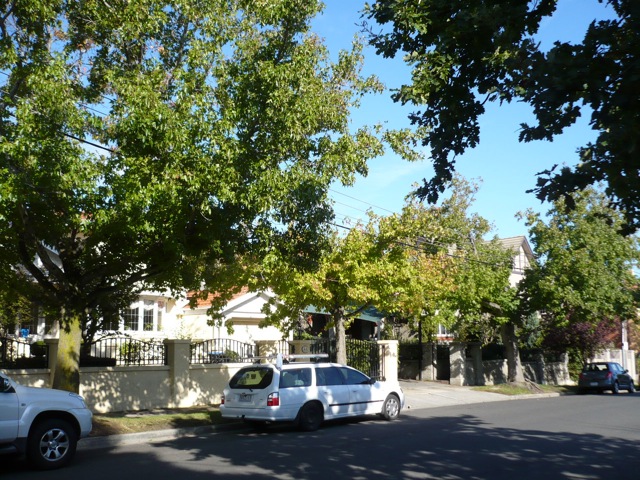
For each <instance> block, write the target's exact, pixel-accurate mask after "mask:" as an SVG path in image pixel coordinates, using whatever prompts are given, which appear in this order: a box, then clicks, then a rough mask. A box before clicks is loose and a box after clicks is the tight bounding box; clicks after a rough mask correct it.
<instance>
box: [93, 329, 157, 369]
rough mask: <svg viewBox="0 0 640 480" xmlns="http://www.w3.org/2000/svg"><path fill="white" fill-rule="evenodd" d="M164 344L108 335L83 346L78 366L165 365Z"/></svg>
mask: <svg viewBox="0 0 640 480" xmlns="http://www.w3.org/2000/svg"><path fill="white" fill-rule="evenodd" d="M166 364H167V354H166V347H165V345H164V343H162V342H158V341H155V342H154V341H143V340H138V339H135V338H132V337H130V336H128V335H117V334H116V335H108V336H104V337H101V338H99V339H97V340H95V341H94V342H93V343H91V344H90V345H89V347H88V348H85V347H84V346H83V348H82V351H81V354H80V366H82V367H98V366H116V365H118V366H121V365H166Z"/></svg>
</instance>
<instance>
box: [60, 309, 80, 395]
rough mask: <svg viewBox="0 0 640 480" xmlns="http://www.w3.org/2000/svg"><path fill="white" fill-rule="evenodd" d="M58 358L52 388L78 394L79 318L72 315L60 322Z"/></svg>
mask: <svg viewBox="0 0 640 480" xmlns="http://www.w3.org/2000/svg"><path fill="white" fill-rule="evenodd" d="M60 327H61V328H60V340H59V343H58V357H57V361H56V368H55V370H54V373H53V388H58V389H60V390H67V391H69V392H75V393H79V392H80V340H81V338H82V327H81V325H80V316H79V315H77V314H74V315H73V316H70V317H66V318H64V319H63V321H62V322H61V326H60Z"/></svg>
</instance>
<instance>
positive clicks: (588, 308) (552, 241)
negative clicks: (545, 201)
mask: <svg viewBox="0 0 640 480" xmlns="http://www.w3.org/2000/svg"><path fill="white" fill-rule="evenodd" d="M573 197H574V198H573V200H574V203H575V206H576V207H575V209H573V210H567V209H566V208H565V206H564V201H563V200H558V201H556V202H555V203H554V204H553V207H552V208H551V209H550V211H549V212H548V214H547V215H548V220H546V221H545V219H544V218H543V217H542V216H541V215H540V214H538V213H533V212H528V214H526V221H527V226H528V227H529V234H530V236H531V243H532V245H533V248H534V250H535V252H536V255H537V257H538V259H539V260H538V262H536V263H535V264H534V265H532V266H531V268H530V269H529V270H528V271H527V275H526V278H525V279H524V281H523V282H522V291H523V292H524V297H525V298H526V302H527V305H528V310H529V311H530V312H535V311H538V312H542V313H543V314H544V315H546V316H548V317H551V318H552V319H553V322H554V324H555V325H556V326H562V325H567V324H570V323H576V322H587V323H592V324H597V323H598V322H599V321H600V320H602V319H603V318H609V319H612V318H615V317H621V318H635V313H636V312H635V309H636V306H637V305H636V301H635V298H634V297H635V289H636V287H637V278H636V277H635V275H634V274H633V268H634V267H635V266H636V265H637V262H638V259H639V258H640V252H639V251H638V243H637V238H635V237H625V236H623V235H621V234H620V233H619V227H620V224H621V223H622V222H623V218H622V215H621V214H620V213H618V212H616V211H615V210H613V209H612V208H611V206H610V204H609V202H608V201H607V200H606V198H605V197H604V196H603V195H602V194H601V193H598V192H596V191H595V190H594V189H587V190H585V191H583V192H580V193H576V194H574V195H573Z"/></svg>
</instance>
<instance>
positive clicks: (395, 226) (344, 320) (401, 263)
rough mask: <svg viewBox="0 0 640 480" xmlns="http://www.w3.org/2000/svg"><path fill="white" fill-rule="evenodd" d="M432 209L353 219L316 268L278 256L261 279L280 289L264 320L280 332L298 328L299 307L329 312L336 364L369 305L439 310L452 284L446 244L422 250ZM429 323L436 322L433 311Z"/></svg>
mask: <svg viewBox="0 0 640 480" xmlns="http://www.w3.org/2000/svg"><path fill="white" fill-rule="evenodd" d="M434 212H435V209H432V210H431V211H429V210H426V209H424V207H423V206H422V205H421V204H419V203H409V204H408V205H407V206H405V208H404V209H403V211H402V213H401V214H394V215H391V216H387V217H378V216H375V215H373V214H370V219H369V222H368V223H367V224H361V225H356V226H355V227H353V228H350V229H349V231H348V232H347V233H346V234H341V233H340V232H338V231H334V232H333V235H332V236H331V237H330V239H331V242H330V244H329V245H328V247H327V249H326V250H325V251H324V252H323V254H322V256H321V257H320V259H319V267H318V269H317V270H314V271H308V272H301V271H291V270H288V269H287V264H286V263H285V264H282V263H281V262H279V261H278V259H275V258H274V259H272V260H273V261H272V262H271V263H268V264H265V265H264V276H263V282H264V284H265V285H266V286H269V287H271V288H272V289H273V290H274V292H275V293H276V294H277V300H274V301H273V302H272V303H271V304H270V305H268V306H267V310H266V313H268V317H267V323H270V324H274V325H277V326H279V327H280V328H281V329H283V330H291V329H293V328H295V327H296V324H297V323H296V322H297V319H298V317H299V315H300V314H301V312H302V311H303V310H304V309H305V308H306V307H308V306H310V305H313V306H314V307H316V308H317V309H320V310H322V311H325V312H327V313H328V314H330V316H331V319H332V320H331V326H332V327H333V328H334V329H335V333H336V342H337V359H338V362H341V363H346V342H345V330H346V327H347V326H348V324H349V322H351V321H352V320H353V319H354V318H357V316H358V314H359V313H361V312H362V311H363V310H365V309H367V308H369V307H372V306H373V307H375V308H376V309H378V310H379V311H381V312H393V314H395V315H399V316H401V317H403V318H417V317H418V316H420V315H422V314H423V312H424V310H425V309H426V308H431V309H432V310H435V309H436V307H435V305H437V303H438V302H437V300H438V298H440V297H442V295H443V292H444V291H446V290H450V289H451V288H453V285H452V283H451V281H450V280H449V277H448V276H447V275H446V274H447V272H448V271H449V266H450V263H451V262H450V259H449V258H448V257H447V255H446V249H442V248H435V249H434V248H433V246H432V245H429V246H428V248H425V247H426V245H425V240H424V237H422V238H421V239H420V238H419V235H428V234H429V232H435V231H436V230H437V229H438V228H439V226H438V225H436V224H435V223H433V222H432V221H431V220H432V219H433V218H434ZM432 321H436V320H435V317H434V318H432Z"/></svg>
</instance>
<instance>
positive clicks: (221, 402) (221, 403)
mask: <svg viewBox="0 0 640 480" xmlns="http://www.w3.org/2000/svg"><path fill="white" fill-rule="evenodd" d="M220 405H224V395H222V396H221V397H220Z"/></svg>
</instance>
